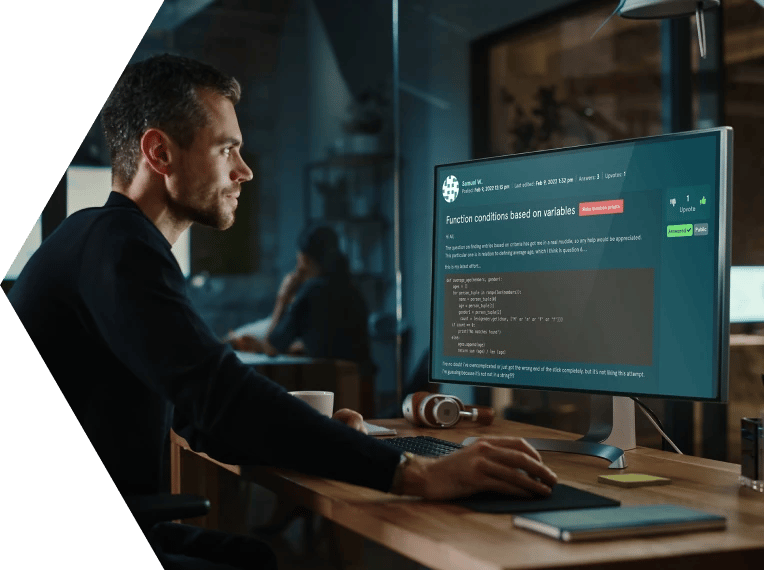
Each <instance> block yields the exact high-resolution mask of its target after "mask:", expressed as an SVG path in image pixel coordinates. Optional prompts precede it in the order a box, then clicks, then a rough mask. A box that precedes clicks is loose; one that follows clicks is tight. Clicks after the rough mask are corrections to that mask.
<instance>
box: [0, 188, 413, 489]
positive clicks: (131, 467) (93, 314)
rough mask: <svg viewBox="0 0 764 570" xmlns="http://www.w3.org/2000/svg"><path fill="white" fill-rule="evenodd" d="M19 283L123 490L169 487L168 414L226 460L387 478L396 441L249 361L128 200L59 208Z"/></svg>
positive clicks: (44, 343) (78, 410)
mask: <svg viewBox="0 0 764 570" xmlns="http://www.w3.org/2000/svg"><path fill="white" fill-rule="evenodd" d="M11 293H12V294H11V295H10V299H11V303H12V304H13V306H14V308H15V309H16V311H17V314H18V315H19V317H20V319H21V321H22V323H23V324H24V326H25V327H26V329H27V331H28V332H29V335H30V337H31V338H32V340H33V342H34V343H35V345H36V347H37V349H38V350H39V352H40V354H41V356H42V357H43V359H44V360H45V362H46V365H47V366H48V368H49V369H50V371H51V374H52V375H53V377H54V378H55V379H56V382H57V383H58V385H59V387H60V388H61V391H62V393H63V394H64V396H65V397H66V399H67V401H68V403H69V405H70V406H71V408H72V410H73V411H74V413H75V414H76V416H77V418H78V420H79V421H80V424H81V425H82V427H83V429H84V430H85V432H86V434H87V436H88V438H89V439H90V441H91V443H92V444H93V446H94V448H95V449H96V451H97V452H98V454H99V456H100V457H101V460H102V461H103V463H104V465H105V466H106V468H107V470H108V471H109V473H110V475H111V476H112V478H113V479H114V481H115V483H116V484H117V486H118V487H119V488H120V490H122V491H123V492H150V491H152V490H154V489H159V488H162V486H163V483H162V482H163V481H164V480H165V479H166V477H165V475H166V451H165V450H166V445H167V438H168V436H169V427H170V425H171V423H172V421H173V414H174V416H175V417H176V418H177V422H176V423H177V424H178V425H183V426H184V427H185V428H186V431H185V432H184V435H188V436H189V439H190V441H191V442H192V443H194V444H196V445H197V446H201V447H203V448H204V451H206V452H207V453H209V454H210V455H211V456H212V457H215V458H217V459H219V460H221V461H225V462H229V463H238V464H260V465H273V466H281V467H286V468H291V469H295V470H298V471H301V472H304V473H308V474H315V475H319V476H324V477H329V478H335V479H338V480H342V481H347V482H350V483H355V484H359V485H365V486H368V487H372V488H376V489H380V490H387V489H388V488H389V485H390V483H391V481H392V477H393V472H394V470H395V467H396V464H397V462H398V458H399V454H398V452H397V451H395V450H394V449H393V448H392V447H390V446H388V445H386V444H384V443H382V442H380V441H377V440H374V439H373V438H371V437H368V436H365V435H364V434H361V433H359V432H356V431H354V430H352V429H350V428H348V427H347V426H345V425H343V424H341V423H340V422H337V421H334V420H331V419H329V418H326V417H324V416H321V415H320V414H318V413H317V412H315V411H314V410H313V409H312V408H310V407H309V406H307V405H306V404H304V403H303V402H301V401H299V400H297V399H296V398H293V397H292V396H290V395H289V394H288V393H287V392H286V391H285V390H284V389H283V388H281V387H280V386H279V385H277V384H276V383H274V382H272V381H270V380H269V379H267V378H265V377H263V376H262V375H260V374H258V373H256V372H255V371H254V370H253V369H252V368H251V367H250V366H247V365H245V364H243V363H242V362H241V361H240V360H239V359H238V358H237V356H236V354H235V353H234V352H233V351H232V350H231V349H230V347H229V346H228V345H226V344H223V343H221V342H220V341H219V340H218V339H217V338H216V337H215V335H214V334H213V333H212V332H211V331H210V330H209V328H208V327H207V326H206V324H205V323H204V322H203V321H202V319H201V318H200V317H199V315H198V314H197V313H196V311H195V310H194V308H193V307H192V305H191V302H190V300H189V298H188V297H187V295H186V289H185V280H184V278H183V275H182V273H181V271H180V268H179V267H178V264H177V262H176V260H175V258H174V257H173V255H172V252H171V249H170V244H169V243H168V242H167V241H166V240H165V239H164V237H163V236H162V234H161V233H160V232H159V231H158V230H157V228H156V227H155V226H154V225H153V224H152V223H151V222H150V221H149V220H148V219H147V218H146V217H145V216H144V215H143V214H142V212H140V210H139V209H138V208H137V207H136V206H135V204H134V203H132V202H131V201H130V200H128V199H127V198H125V197H123V196H120V195H117V194H113V195H112V197H110V199H109V202H107V205H106V207H104V208H97V209H92V210H87V211H83V212H81V213H77V214H75V215H73V216H70V218H68V219H67V220H65V222H64V223H63V224H61V226H59V228H58V229H57V230H56V232H54V234H53V235H51V237H50V238H48V239H47V240H46V241H45V242H44V243H43V244H42V246H41V247H40V249H39V250H38V251H37V253H35V255H34V256H33V257H32V259H30V261H29V262H28V263H27V266H26V267H25V269H24V271H23V272H22V274H21V275H20V276H19V280H18V281H17V282H16V284H15V285H14V287H13V289H12V291H11Z"/></svg>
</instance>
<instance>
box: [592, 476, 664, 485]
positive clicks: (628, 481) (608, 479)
mask: <svg viewBox="0 0 764 570" xmlns="http://www.w3.org/2000/svg"><path fill="white" fill-rule="evenodd" d="M597 480H598V481H599V482H600V483H607V484H609V485H618V486H619V487H642V486H645V485H668V484H669V483H671V479H669V478H668V477H658V476H656V475H646V474H644V473H622V474H619V475H600V476H599V477H598V478H597Z"/></svg>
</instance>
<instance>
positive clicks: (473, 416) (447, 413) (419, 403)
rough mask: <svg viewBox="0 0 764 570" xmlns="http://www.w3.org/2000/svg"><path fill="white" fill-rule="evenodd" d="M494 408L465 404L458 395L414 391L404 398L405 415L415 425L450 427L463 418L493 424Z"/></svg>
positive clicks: (483, 423) (482, 423)
mask: <svg viewBox="0 0 764 570" xmlns="http://www.w3.org/2000/svg"><path fill="white" fill-rule="evenodd" d="M494 415H495V413H494V411H493V408H490V407H488V406H465V405H464V404H463V403H462V401H461V400H460V399H459V398H457V397H456V396H446V395H444V394H431V393H429V392H414V393H413V394H409V395H408V396H406V399H405V400H403V417H404V418H406V419H407V420H408V421H409V422H410V423H412V424H414V425H415V426H422V427H433V428H448V427H452V426H454V425H456V423H457V422H458V421H459V420H460V419H462V418H469V419H470V421H473V422H476V423H478V424H481V425H486V426H487V425H491V423H493V418H494Z"/></svg>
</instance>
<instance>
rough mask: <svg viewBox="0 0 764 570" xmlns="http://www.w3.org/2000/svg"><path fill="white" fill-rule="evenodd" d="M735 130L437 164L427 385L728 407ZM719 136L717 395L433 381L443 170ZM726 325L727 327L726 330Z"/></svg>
mask: <svg viewBox="0 0 764 570" xmlns="http://www.w3.org/2000/svg"><path fill="white" fill-rule="evenodd" d="M733 133H734V131H733V129H732V127H729V126H723V127H713V128H708V129H697V130H691V131H682V132H677V133H667V134H661V135H651V136H647V137H636V138H629V139H619V140H614V141H606V142H598V143H591V144H585V145H576V146H570V147H560V148H554V149H544V150H537V151H532V152H524V153H518V154H510V155H501V156H493V157H487V158H477V159H471V160H463V161H459V162H450V163H443V164H437V165H435V167H434V168H433V190H434V191H433V214H432V221H433V225H432V249H431V252H430V255H431V264H430V344H429V359H428V362H427V364H428V381H429V382H430V383H434V384H443V383H446V384H454V385H460V386H475V387H488V388H510V389H520V390H539V391H550V392H569V393H570V392H574V393H582V394H601V395H607V396H614V397H617V396H622V397H645V398H660V399H665V400H673V401H697V402H709V403H726V402H728V400H729V342H730V327H729V324H730V323H729V309H730V307H729V280H730V275H729V274H730V259H731V242H732V239H731V237H732V236H731V228H732V159H733ZM709 134H714V135H716V137H717V142H718V148H719V154H718V158H719V164H718V172H719V209H718V220H717V222H718V227H719V243H718V252H717V259H718V263H717V271H716V274H717V285H716V286H717V291H718V293H717V298H719V299H720V302H719V303H718V307H717V313H716V319H717V322H718V326H717V327H716V331H715V332H714V336H715V340H714V341H713V344H715V345H716V347H717V354H718V358H717V362H718V368H717V370H716V374H717V377H718V379H719V381H718V382H717V386H715V388H716V390H717V394H716V395H715V396H713V397H710V398H703V397H699V396H687V395H670V394H651V393H640V392H628V393H626V392H611V391H604V390H589V389H576V390H570V389H564V388H559V387H554V386H528V385H525V384H515V383H511V382H501V383H498V382H496V383H493V382H488V381H481V382H471V381H459V380H452V379H437V378H433V367H432V361H433V345H432V343H433V337H434V334H433V333H434V329H435V303H434V299H435V263H436V259H437V255H436V253H437V252H436V247H437V234H436V232H437V215H438V200H439V198H440V192H439V191H438V176H437V173H438V169H441V168H447V167H453V166H463V165H468V164H469V165H473V164H479V163H481V162H495V161H500V160H519V159H523V158H527V157H530V156H539V155H544V154H556V153H561V152H568V151H577V150H588V149H593V148H598V147H605V146H616V145H620V144H633V143H640V144H641V143H647V142H650V141H655V140H664V141H666V140H672V139H680V138H690V137H695V136H702V135H709ZM725 323H726V326H725Z"/></svg>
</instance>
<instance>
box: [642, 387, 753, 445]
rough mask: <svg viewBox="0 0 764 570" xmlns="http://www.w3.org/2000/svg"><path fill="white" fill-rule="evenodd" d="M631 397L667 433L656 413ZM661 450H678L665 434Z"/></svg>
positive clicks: (662, 436) (662, 437)
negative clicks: (672, 445)
mask: <svg viewBox="0 0 764 570" xmlns="http://www.w3.org/2000/svg"><path fill="white" fill-rule="evenodd" d="M762 380H764V377H763V378H762ZM629 397H630V398H631V399H632V400H634V402H635V403H637V404H638V405H639V407H640V408H642V409H643V410H644V411H645V412H646V413H647V414H648V415H649V416H650V417H651V418H652V419H653V420H655V423H657V424H658V426H659V427H660V429H661V430H663V431H664V432H665V431H666V428H665V427H663V423H661V420H660V418H659V417H658V416H657V415H656V414H655V412H653V411H652V410H651V409H650V408H649V407H648V406H647V405H646V404H645V403H644V402H642V401H641V400H640V399H639V398H636V397H634V396H629ZM666 443H669V445H668V446H667V445H666ZM661 449H662V450H663V451H674V452H676V450H675V449H674V448H673V447H671V445H670V442H669V441H668V439H667V438H666V437H665V436H664V435H663V434H661Z"/></svg>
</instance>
